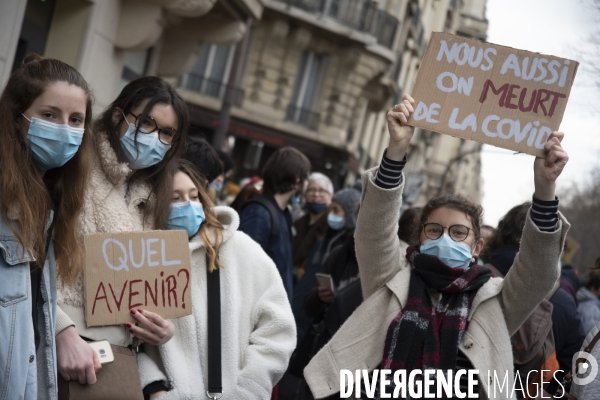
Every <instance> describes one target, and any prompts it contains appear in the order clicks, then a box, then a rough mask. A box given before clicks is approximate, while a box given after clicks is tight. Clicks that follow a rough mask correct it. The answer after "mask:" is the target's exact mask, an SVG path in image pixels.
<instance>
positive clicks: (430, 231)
mask: <svg viewBox="0 0 600 400" xmlns="http://www.w3.org/2000/svg"><path fill="white" fill-rule="evenodd" d="M472 230H473V229H471V228H469V227H467V226H464V225H452V226H449V227H448V235H449V236H450V238H451V239H452V240H454V241H455V242H462V241H464V240H465V239H466V238H467V236H469V231H472ZM423 232H425V236H426V237H427V238H428V239H432V240H436V239H439V238H441V237H442V235H443V234H444V227H443V226H442V225H440V224H437V223H435V222H430V223H428V224H425V225H423Z"/></svg>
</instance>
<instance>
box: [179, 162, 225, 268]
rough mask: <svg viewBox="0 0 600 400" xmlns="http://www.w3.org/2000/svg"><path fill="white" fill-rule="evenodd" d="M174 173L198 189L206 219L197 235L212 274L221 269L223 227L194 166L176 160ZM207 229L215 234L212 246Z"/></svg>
mask: <svg viewBox="0 0 600 400" xmlns="http://www.w3.org/2000/svg"><path fill="white" fill-rule="evenodd" d="M175 172H183V173H184V174H186V175H187V176H189V178H190V179H191V180H192V182H193V183H194V186H196V189H198V197H200V203H202V208H203V209H204V215H205V217H206V221H205V222H204V223H203V224H202V225H200V230H199V231H198V234H200V237H202V241H203V242H204V245H205V246H206V253H207V254H208V270H209V271H210V272H212V271H214V270H215V269H216V268H223V265H222V264H221V262H220V261H219V258H218V257H217V255H218V254H219V249H220V248H221V245H222V244H223V225H222V224H221V223H220V222H219V220H218V219H217V215H216V213H215V207H214V205H213V202H212V201H211V200H210V198H209V197H208V193H207V192H206V189H205V188H204V185H202V176H201V175H200V172H198V170H197V169H196V167H195V166H194V164H192V163H191V162H189V161H187V160H183V159H180V160H178V165H177V169H176V170H175ZM173 175H175V173H173ZM172 192H173V189H172V188H171V193H172ZM209 229H212V230H213V231H214V232H215V243H214V244H212V243H211V242H210V236H209V233H208V231H209Z"/></svg>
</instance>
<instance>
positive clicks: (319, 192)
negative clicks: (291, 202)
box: [306, 188, 331, 196]
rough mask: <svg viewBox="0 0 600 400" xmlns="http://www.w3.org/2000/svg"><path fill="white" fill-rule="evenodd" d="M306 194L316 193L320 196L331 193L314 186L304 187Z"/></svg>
mask: <svg viewBox="0 0 600 400" xmlns="http://www.w3.org/2000/svg"><path fill="white" fill-rule="evenodd" d="M306 194H311V195H313V194H318V195H321V196H325V195H326V194H331V193H329V191H327V190H325V189H315V188H310V189H306Z"/></svg>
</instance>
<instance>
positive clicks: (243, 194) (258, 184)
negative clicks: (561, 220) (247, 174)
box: [230, 176, 263, 213]
mask: <svg viewBox="0 0 600 400" xmlns="http://www.w3.org/2000/svg"><path fill="white" fill-rule="evenodd" d="M262 186H263V181H262V179H260V177H258V176H253V177H252V178H248V179H247V182H246V184H245V185H242V190H240V192H239V193H238V195H237V196H235V200H233V202H232V203H231V205H230V207H231V208H233V209H234V210H235V211H236V212H238V213H239V212H241V211H242V208H244V206H245V205H246V203H247V202H248V201H250V200H252V199H253V198H255V197H258V196H260V195H261V194H262Z"/></svg>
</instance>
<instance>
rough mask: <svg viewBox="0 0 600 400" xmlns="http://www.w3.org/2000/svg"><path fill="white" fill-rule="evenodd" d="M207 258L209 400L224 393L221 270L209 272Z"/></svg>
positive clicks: (217, 397) (207, 392)
mask: <svg viewBox="0 0 600 400" xmlns="http://www.w3.org/2000/svg"><path fill="white" fill-rule="evenodd" d="M208 266H209V259H208V254H207V256H206V288H207V289H206V292H207V293H206V297H207V301H206V305H207V315H208V317H207V325H208V390H207V391H206V396H207V397H208V398H209V399H219V398H221V396H222V393H223V383H222V378H221V279H220V275H219V268H217V269H215V270H214V271H213V272H209V270H208Z"/></svg>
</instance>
